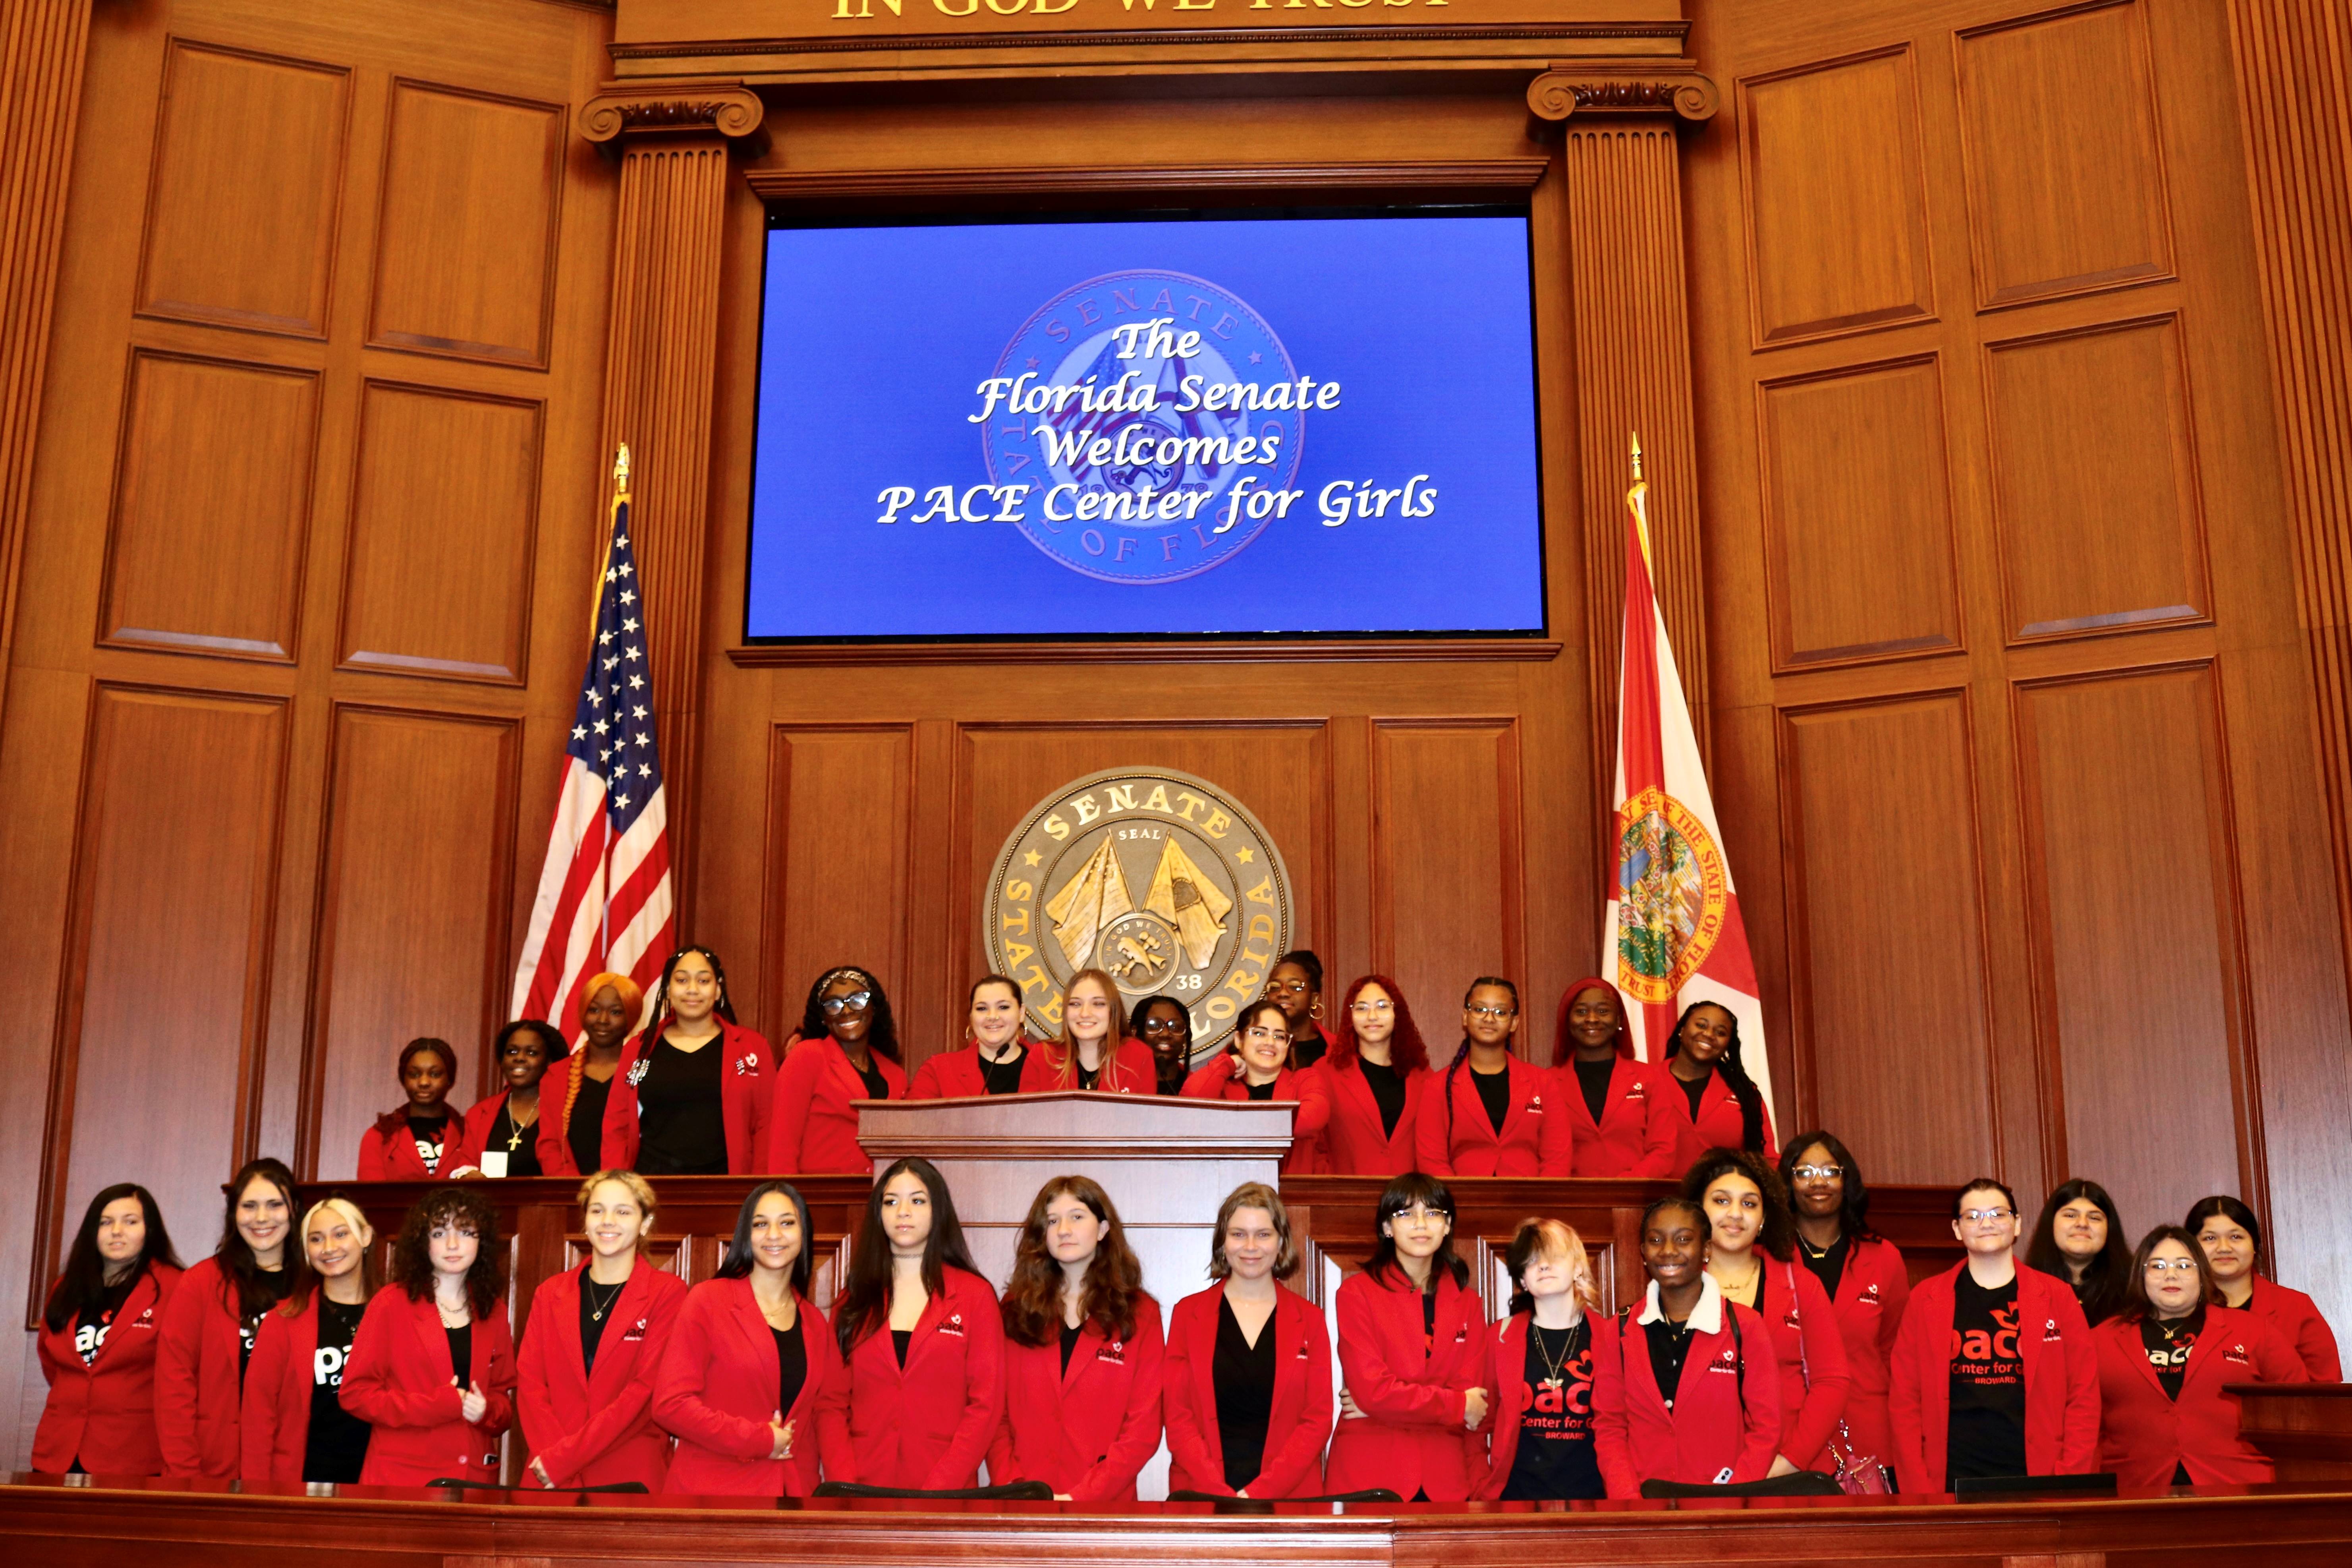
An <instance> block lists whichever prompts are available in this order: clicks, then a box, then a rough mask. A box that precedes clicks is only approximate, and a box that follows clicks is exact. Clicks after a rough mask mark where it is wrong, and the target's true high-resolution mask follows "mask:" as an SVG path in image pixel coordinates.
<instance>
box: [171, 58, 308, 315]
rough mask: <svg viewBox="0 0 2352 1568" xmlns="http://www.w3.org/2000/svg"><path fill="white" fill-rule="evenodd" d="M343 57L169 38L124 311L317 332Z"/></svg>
mask: <svg viewBox="0 0 2352 1568" xmlns="http://www.w3.org/2000/svg"><path fill="white" fill-rule="evenodd" d="M351 89H352V73H351V70H350V68H348V67H345V66H339V65H321V64H319V63H317V62H315V61H310V60H298V59H286V58H278V57H277V56H272V55H264V54H256V53H251V52H248V51H247V50H244V49H236V48H227V47H221V46H218V45H215V44H207V43H198V42H194V41H191V40H189V39H186V38H174V39H173V40H172V41H171V44H170V46H169V48H168V53H167V56H166V58H165V61H164V66H163V112H162V114H161V116H160V118H159V119H158V121H157V124H156V131H155V152H154V157H153V160H152V165H151V173H150V175H149V183H148V192H147V217H146V234H145V236H144V239H143V243H142V247H141V254H140V267H139V290H138V310H139V313H140V314H142V315H147V316H170V317H178V318H180V319H182V320H185V321H205V322H209V323H212V324H214V325H216V326H225V327H242V328H247V329H249V330H252V331H265V332H283V333H287V334H289V335H291V336H295V337H306V338H323V337H325V336H326V335H327V301H328V296H329V293H330V291H331V287H332V282H333V276H334V258H335V233H336V226H337V219H338V216H339V215H340V213H341V194H342V186H343V174H344V168H343V156H344V149H345V142H346V137H347V134H348V131H349V123H350V118H351V96H352V93H351Z"/></svg>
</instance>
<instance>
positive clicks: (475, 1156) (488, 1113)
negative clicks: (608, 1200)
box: [441, 1062, 580, 1176]
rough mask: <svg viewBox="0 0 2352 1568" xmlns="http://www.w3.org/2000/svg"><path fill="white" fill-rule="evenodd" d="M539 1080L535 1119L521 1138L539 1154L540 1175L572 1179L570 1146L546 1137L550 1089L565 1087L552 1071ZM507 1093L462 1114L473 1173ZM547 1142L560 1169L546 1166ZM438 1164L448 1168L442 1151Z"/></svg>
mask: <svg viewBox="0 0 2352 1568" xmlns="http://www.w3.org/2000/svg"><path fill="white" fill-rule="evenodd" d="M556 1065H557V1066H559V1067H560V1066H562V1063H560V1062H559V1063H558V1064H556ZM539 1081H540V1085H541V1089H540V1102H539V1120H538V1121H534V1122H532V1123H531V1124H530V1131H529V1132H527V1133H525V1134H524V1136H526V1137H527V1138H529V1139H530V1146H531V1147H532V1148H533V1149H535V1150H537V1151H538V1152H539V1173H540V1174H541V1175H542V1176H576V1175H578V1174H579V1173H580V1167H579V1166H578V1165H576V1164H574V1163H572V1145H571V1144H570V1143H568V1142H565V1141H564V1140H563V1138H562V1136H560V1135H559V1136H557V1137H556V1138H554V1139H550V1138H549V1137H548V1135H547V1120H548V1118H547V1113H548V1110H549V1109H550V1108H549V1105H548V1100H549V1098H550V1095H549V1091H550V1090H553V1091H555V1092H556V1093H562V1091H563V1089H565V1088H566V1087H567V1086H566V1085H565V1084H564V1082H563V1081H562V1075H561V1074H559V1073H557V1072H554V1071H552V1070H551V1071H549V1072H546V1073H543V1074H541V1076H540V1080H539ZM507 1093H508V1091H507V1090H505V1089H500V1090H499V1092H498V1093H496V1094H494V1095H492V1096H490V1098H489V1099H488V1100H483V1101H482V1102H481V1103H479V1104H478V1105H476V1106H474V1107H472V1108H471V1109H469V1110H467V1112H466V1163H467V1164H468V1165H472V1166H474V1167H475V1168H476V1169H477V1170H478V1169H480V1167H481V1163H482V1156H483V1155H484V1154H486V1153H488V1152H489V1147H490V1129H491V1128H492V1127H494V1126H496V1125H498V1120H499V1110H500V1109H501V1108H503V1107H504V1106H505V1104H506V1102H507ZM551 1142H552V1143H553V1144H554V1145H555V1147H557V1148H559V1149H561V1150H562V1152H563V1165H562V1169H560V1170H558V1169H553V1168H551V1167H550V1166H549V1164H548V1163H547V1153H548V1145H549V1144H550V1143H551ZM441 1165H442V1168H443V1169H444V1170H447V1169H449V1168H450V1166H449V1156H448V1155H447V1153H446V1152H444V1153H443V1154H442V1156H441Z"/></svg>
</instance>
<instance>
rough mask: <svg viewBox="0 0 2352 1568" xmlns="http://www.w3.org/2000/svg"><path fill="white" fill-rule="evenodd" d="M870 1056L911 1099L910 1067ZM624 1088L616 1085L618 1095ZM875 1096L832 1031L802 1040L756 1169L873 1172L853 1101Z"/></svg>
mask: <svg viewBox="0 0 2352 1568" xmlns="http://www.w3.org/2000/svg"><path fill="white" fill-rule="evenodd" d="M870 1054H871V1057H872V1059H873V1062H874V1065H875V1067H876V1068H878V1069H879V1070H880V1072H881V1074H882V1081H883V1083H884V1084H885V1085H886V1086H887V1088H888V1089H889V1090H890V1092H889V1094H888V1096H887V1098H888V1099H891V1100H904V1099H906V1098H907V1069H906V1068H902V1067H900V1066H899V1065H898V1063H897V1062H894V1061H892V1060H891V1059H890V1058H888V1057H886V1056H884V1055H883V1054H882V1053H881V1052H880V1051H874V1052H872V1053H870ZM619 1092H620V1090H619V1089H618V1087H617V1086H616V1087H615V1088H614V1095H615V1096H617V1095H618V1094H619ZM871 1098H872V1096H870V1095H869V1094H868V1093H867V1092H866V1080H865V1079H862V1078H860V1077H858V1075H857V1069H856V1068H854V1067H851V1066H850V1065H849V1057H848V1055H847V1054H846V1053H845V1052H844V1051H843V1050H842V1048H841V1042H840V1041H838V1040H836V1039H835V1038H834V1037H832V1036H831V1035H827V1036H825V1037H824V1038H823V1039H821V1040H803V1041H802V1042H801V1043H800V1044H799V1045H797V1046H794V1047H793V1054H792V1055H790V1056H788V1057H786V1058H784V1065H783V1066H782V1068H779V1069H778V1071H777V1073H776V1089H775V1098H774V1100H773V1101H772V1105H771V1107H770V1110H769V1114H768V1141H767V1142H766V1143H764V1144H762V1145H761V1148H762V1149H763V1150H764V1151H765V1152H764V1153H762V1154H761V1158H760V1163H759V1165H758V1166H757V1167H756V1168H757V1169H759V1170H761V1171H781V1172H784V1173H791V1174H796V1175H820V1174H824V1173H832V1174H835V1175H845V1176H870V1175H872V1174H873V1173H874V1157H873V1156H872V1155H870V1154H868V1153H867V1152H866V1151H865V1150H864V1149H863V1148H862V1147H860V1146H859V1144H858V1142H857V1110H856V1107H855V1106H854V1105H852V1104H851V1103H850V1102H851V1101H852V1100H867V1099H871ZM730 1163H731V1162H730ZM794 1448H795V1451H797V1448H798V1445H797V1444H795V1445H794Z"/></svg>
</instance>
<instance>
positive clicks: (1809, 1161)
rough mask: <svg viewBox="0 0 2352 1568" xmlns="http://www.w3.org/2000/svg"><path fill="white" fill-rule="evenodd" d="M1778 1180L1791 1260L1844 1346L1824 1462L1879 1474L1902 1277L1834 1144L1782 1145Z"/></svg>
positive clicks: (1824, 1136)
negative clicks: (1832, 1316)
mask: <svg viewBox="0 0 2352 1568" xmlns="http://www.w3.org/2000/svg"><path fill="white" fill-rule="evenodd" d="M1780 1179H1781V1180H1782V1181H1783V1182H1785V1183H1787V1184H1788V1185H1789V1196H1790V1204H1791V1205H1792V1206H1793V1207H1794V1208H1795V1210H1796V1215H1797V1246H1798V1258H1799V1261H1801V1262H1802V1263H1803V1264H1804V1266H1805V1267H1806V1268H1808V1269H1810V1270H1811V1272H1812V1275H1813V1278H1814V1279H1819V1280H1820V1281H1821V1282H1822V1289H1824V1290H1827V1291H1828V1292H1829V1294H1830V1306H1831V1310H1832V1311H1834V1312H1835V1313H1836V1314H1837V1321H1838V1331H1839V1333H1840V1334H1841V1335H1843V1337H1844V1340H1845V1366H1846V1375H1847V1378H1848V1380H1849V1381H1848V1383H1847V1384H1846V1392H1845V1416H1844V1418H1843V1421H1842V1422H1841V1423H1840V1425H1841V1426H1842V1427H1843V1436H1839V1437H1838V1438H1837V1439H1836V1440H1835V1442H1834V1444H1833V1445H1832V1455H1831V1458H1832V1459H1834V1460H1836V1461H1837V1462H1838V1463H1839V1465H1840V1466H1841V1468H1849V1469H1853V1468H1860V1467H1864V1466H1874V1467H1878V1468H1882V1469H1883V1468H1885V1467H1886V1466H1888V1465H1890V1464H1892V1463H1893V1462H1894V1456H1895V1436H1894V1434H1893V1433H1892V1432H1891V1431H1889V1430H1888V1428H1887V1425H1886V1368H1887V1362H1888V1358H1889V1357H1890V1356H1892V1355H1893V1354H1894V1352H1895V1331H1897V1330H1898V1329H1900V1328H1901V1327H1902V1326H1903V1310H1904V1308H1905V1306H1906V1304H1908V1303H1909V1301H1910V1300H1911V1275H1910V1271H1909V1269H1908V1268H1906V1266H1905V1265H1904V1262H1903V1254H1902V1252H1901V1251H1900V1250H1899V1249H1898V1248H1897V1247H1895V1244H1894V1243H1893V1242H1891V1241H1889V1240H1887V1239H1886V1238H1885V1237H1882V1236H1880V1235H1878V1234H1877V1233H1876V1232H1874V1231H1873V1230H1872V1229H1871V1228H1870V1189H1869V1188H1868V1187H1867V1186H1865V1185H1864V1183H1863V1179H1862V1167H1861V1166H1860V1165H1859V1164H1857V1163H1855V1161H1854V1158H1853V1154H1852V1153H1850V1152H1847V1149H1846V1146H1845V1145H1844V1144H1843V1143H1841V1142H1838V1140H1837V1139H1836V1138H1835V1137H1833V1136H1832V1135H1831V1134H1830V1133H1827V1132H1808V1133H1806V1134H1805V1135H1804V1136H1803V1137H1801V1138H1793V1139H1790V1142H1789V1146H1788V1147H1787V1148H1786V1149H1784V1150H1782V1151H1781V1152H1780Z"/></svg>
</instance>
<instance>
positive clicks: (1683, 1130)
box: [1577, 1061, 1780, 1177]
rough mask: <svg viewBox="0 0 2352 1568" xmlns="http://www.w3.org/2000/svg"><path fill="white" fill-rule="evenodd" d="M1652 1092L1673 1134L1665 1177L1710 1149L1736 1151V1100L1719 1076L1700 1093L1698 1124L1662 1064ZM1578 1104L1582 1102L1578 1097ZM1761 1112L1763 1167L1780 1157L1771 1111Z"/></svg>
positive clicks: (1685, 1097)
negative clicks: (1660, 1102) (1773, 1134)
mask: <svg viewBox="0 0 2352 1568" xmlns="http://www.w3.org/2000/svg"><path fill="white" fill-rule="evenodd" d="M1650 1070H1651V1072H1652V1074H1653V1077H1652V1079H1651V1088H1652V1089H1653V1090H1654V1092H1655V1094H1656V1097H1657V1098H1658V1099H1659V1100H1663V1101H1664V1102H1665V1108H1666V1109H1665V1116H1666V1122H1667V1125H1669V1126H1671V1127H1672V1128H1673V1129H1674V1130H1675V1153H1674V1161H1673V1165H1672V1168H1671V1169H1669V1170H1668V1171H1666V1172H1665V1174H1667V1175H1669V1176H1675V1177H1679V1176H1680V1175H1681V1174H1682V1173H1684V1172H1685V1171H1687V1170H1689V1169H1690V1168H1691V1167H1692V1166H1693V1165H1695V1164H1696V1163H1698V1158H1699V1156H1700V1155H1702V1154H1704V1153H1706V1152H1707V1151H1708V1150H1709V1149H1737V1148H1738V1147H1739V1140H1740V1137H1741V1136H1742V1133H1743V1127H1742V1124H1741V1122H1740V1120H1739V1100H1738V1098H1737V1097H1736V1096H1734V1095H1733V1094H1732V1092H1731V1086H1730V1085H1729V1084H1727V1083H1726V1082H1724V1081H1723V1075H1722V1074H1721V1073H1719V1072H1717V1073H1709V1074H1708V1075H1707V1079H1706V1088H1705V1089H1701V1090H1699V1096H1698V1120H1697V1121H1692V1120H1691V1108H1690V1096H1689V1095H1687V1094H1685V1092H1683V1086H1682V1080H1681V1079H1677V1078H1676V1077H1675V1075H1674V1072H1673V1069H1671V1068H1668V1067H1667V1066H1666V1064H1665V1063H1664V1062H1663V1061H1662V1062H1659V1063H1657V1064H1655V1065H1654V1067H1653V1068H1651V1069H1650ZM1577 1098H1578V1099H1579V1100H1581V1099H1583V1098H1584V1097H1583V1096H1582V1095H1578V1096H1577ZM1762 1110H1763V1112H1764V1124H1763V1131H1764V1149H1763V1154H1764V1163H1766V1164H1768V1165H1769V1164H1770V1163H1772V1162H1774V1161H1775V1160H1778V1159H1779V1158H1780V1145H1779V1144H1777V1143H1775V1142H1773V1141H1772V1108H1771V1107H1770V1106H1769V1105H1767V1106H1764V1107H1763V1108H1762Z"/></svg>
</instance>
